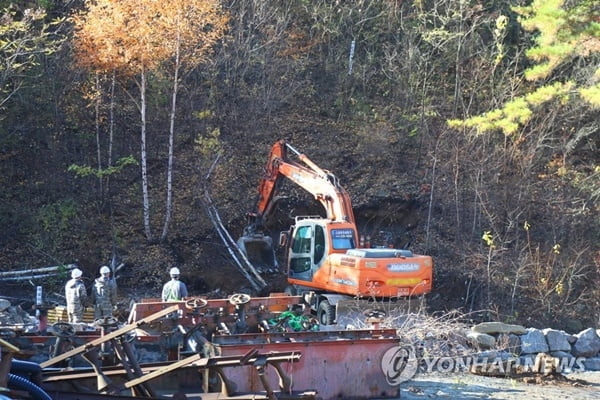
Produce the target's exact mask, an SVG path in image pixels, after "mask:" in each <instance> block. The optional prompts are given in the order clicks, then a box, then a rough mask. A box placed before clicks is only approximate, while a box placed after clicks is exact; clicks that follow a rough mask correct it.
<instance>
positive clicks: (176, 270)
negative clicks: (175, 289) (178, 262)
mask: <svg viewBox="0 0 600 400" xmlns="http://www.w3.org/2000/svg"><path fill="white" fill-rule="evenodd" d="M169 275H171V276H179V268H177V267H173V268H171V270H170V271H169Z"/></svg>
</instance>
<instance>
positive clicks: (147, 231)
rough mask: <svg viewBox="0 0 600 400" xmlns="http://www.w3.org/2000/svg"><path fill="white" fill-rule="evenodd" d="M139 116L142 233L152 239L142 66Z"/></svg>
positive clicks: (142, 72) (144, 89)
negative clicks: (142, 210)
mask: <svg viewBox="0 0 600 400" xmlns="http://www.w3.org/2000/svg"><path fill="white" fill-rule="evenodd" d="M140 117H141V125H142V126H141V164H142V194H143V201H144V233H145V234H146V239H147V240H148V241H149V242H151V241H152V229H151V227H150V194H149V193H148V167H147V155H146V70H145V68H144V67H143V66H142V69H141V73H140Z"/></svg>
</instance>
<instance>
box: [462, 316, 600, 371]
mask: <svg viewBox="0 0 600 400" xmlns="http://www.w3.org/2000/svg"><path fill="white" fill-rule="evenodd" d="M466 338H467V340H468V343H469V345H470V346H471V347H472V348H473V349H475V350H477V351H478V352H482V351H483V352H485V351H495V352H496V353H497V354H499V355H500V356H501V357H511V356H512V357H515V356H517V357H520V359H522V360H523V362H526V361H525V360H526V359H529V360H531V359H534V360H535V359H538V360H539V358H540V357H543V358H545V359H546V360H552V359H553V362H554V364H555V365H556V366H569V368H571V369H573V367H575V368H577V369H579V370H581V369H585V370H587V371H600V336H599V332H598V331H597V330H596V329H593V328H588V329H585V330H583V331H581V332H579V333H578V334H576V335H571V334H568V333H566V332H564V331H559V330H556V329H550V328H548V329H535V328H524V327H523V326H520V325H510V324H504V323H501V322H484V323H481V324H479V325H475V326H473V327H472V328H471V330H470V331H468V332H467V333H466ZM545 362H546V363H548V361H545ZM551 362H552V361H551ZM559 372H564V371H559Z"/></svg>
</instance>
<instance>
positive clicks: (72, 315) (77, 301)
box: [65, 268, 88, 323]
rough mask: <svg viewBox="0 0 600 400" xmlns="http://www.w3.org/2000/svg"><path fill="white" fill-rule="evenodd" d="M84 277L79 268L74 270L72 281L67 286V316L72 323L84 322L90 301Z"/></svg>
mask: <svg viewBox="0 0 600 400" xmlns="http://www.w3.org/2000/svg"><path fill="white" fill-rule="evenodd" d="M82 276H83V272H82V271H81V270H80V269H79V268H74V269H73V270H72V271H71V279H70V280H69V281H68V282H67V284H66V285H65V298H66V299H67V316H68V318H69V322H70V323H80V322H83V310H84V308H85V306H86V304H87V300H88V299H87V291H86V290H85V285H84V283H83V279H82Z"/></svg>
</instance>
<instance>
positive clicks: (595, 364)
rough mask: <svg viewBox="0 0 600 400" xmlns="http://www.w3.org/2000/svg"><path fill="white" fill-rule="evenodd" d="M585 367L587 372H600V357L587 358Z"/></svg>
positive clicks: (584, 362) (584, 363)
mask: <svg viewBox="0 0 600 400" xmlns="http://www.w3.org/2000/svg"><path fill="white" fill-rule="evenodd" d="M583 365H585V370H586V371H600V357H592V358H586V359H585V360H583Z"/></svg>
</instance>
